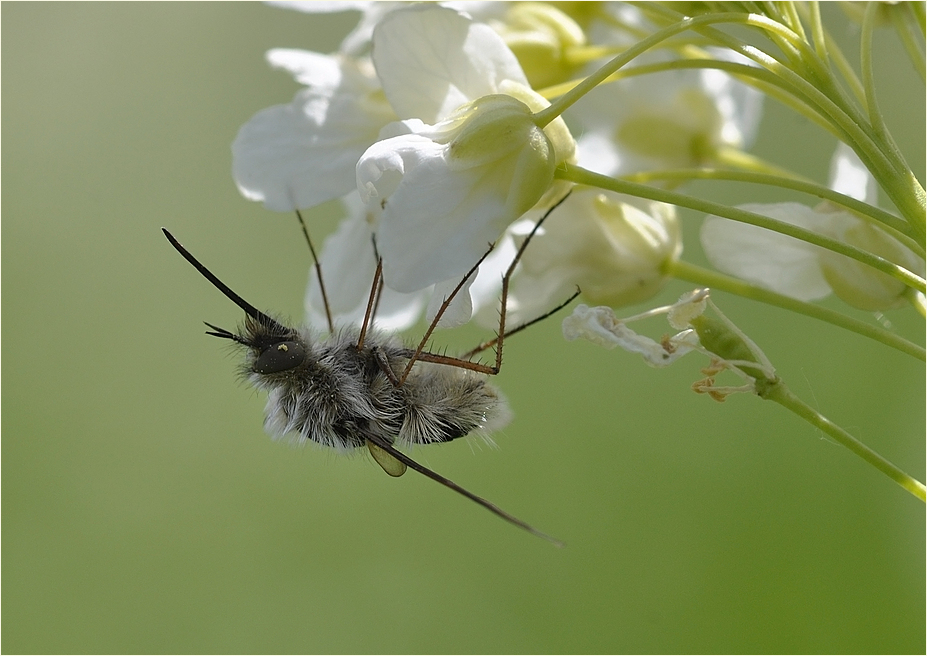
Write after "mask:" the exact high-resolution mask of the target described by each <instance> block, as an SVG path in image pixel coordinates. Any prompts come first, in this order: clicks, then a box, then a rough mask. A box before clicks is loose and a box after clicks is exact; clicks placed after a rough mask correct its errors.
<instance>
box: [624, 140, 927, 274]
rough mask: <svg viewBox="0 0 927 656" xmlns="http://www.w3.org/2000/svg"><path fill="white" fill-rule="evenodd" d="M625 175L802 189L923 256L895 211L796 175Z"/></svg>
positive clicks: (721, 172)
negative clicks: (848, 212) (874, 225)
mask: <svg viewBox="0 0 927 656" xmlns="http://www.w3.org/2000/svg"><path fill="white" fill-rule="evenodd" d="M745 155H746V156H747V159H745V160H742V163H743V164H744V165H749V164H751V160H750V156H749V154H746V153H745ZM760 164H762V162H760ZM623 179H625V180H629V181H631V182H640V183H647V182H650V181H651V180H680V181H688V180H732V181H736V182H752V183H755V184H761V185H769V186H772V187H780V188H782V189H792V190H794V191H800V192H802V193H806V194H809V195H811V196H816V197H818V198H820V199H822V200H827V201H830V202H831V203H833V204H835V205H839V206H841V207H845V208H847V209H848V210H850V211H852V212H854V213H856V214H857V215H859V216H861V217H862V218H864V219H865V220H868V221H872V222H875V223H879V224H881V227H883V228H885V229H886V230H887V231H888V232H890V233H891V234H892V236H893V237H895V238H896V239H898V240H899V241H900V242H902V243H903V244H904V245H905V246H906V247H908V248H909V249H911V251H912V252H914V253H917V254H918V255H919V256H921V257H923V256H924V247H923V246H922V245H921V244H920V243H918V242H917V241H916V234H914V231H913V230H912V229H911V226H910V225H908V223H907V222H905V221H903V220H901V219H899V218H898V217H897V216H895V215H893V214H889V213H888V212H886V211H885V210H882V209H879V208H878V207H875V206H873V205H869V204H868V203H864V202H863V201H861V200H857V199H855V198H852V197H850V196H847V195H845V194H841V193H840V192H838V191H834V190H833V189H831V188H829V187H825V186H823V185H819V184H817V183H815V182H811V181H809V180H803V179H800V178H796V177H794V176H788V175H775V174H772V173H767V172H753V171H731V170H727V169H678V170H666V171H645V172H643V173H635V174H632V175H626V176H623Z"/></svg>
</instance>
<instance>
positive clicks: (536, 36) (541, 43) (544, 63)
mask: <svg viewBox="0 0 927 656" xmlns="http://www.w3.org/2000/svg"><path fill="white" fill-rule="evenodd" d="M492 25H493V28H494V29H495V30H496V32H498V33H499V34H500V35H501V36H502V38H503V39H504V40H505V43H506V45H507V46H508V47H509V48H510V49H511V51H512V52H513V53H515V56H516V57H517V58H518V62H519V63H520V64H521V67H522V69H524V71H525V75H527V77H528V80H529V82H531V86H532V87H534V88H535V89H540V88H542V87H547V86H550V85H552V84H557V83H559V82H564V81H566V80H569V79H570V78H572V77H574V76H575V74H576V72H577V67H576V66H575V65H573V64H571V63H570V60H569V58H568V57H567V51H568V49H569V48H572V47H576V46H581V45H584V44H585V43H586V35H585V34H584V33H583V30H582V28H581V27H580V26H579V25H577V24H576V23H575V22H574V21H573V19H571V18H570V17H569V16H567V15H566V14H565V13H563V12H562V11H560V10H559V9H557V8H556V7H552V6H550V5H548V4H542V3H539V2H516V3H512V5H511V8H510V9H509V10H508V11H507V12H506V13H505V16H504V17H503V19H502V20H501V21H497V22H493V23H492Z"/></svg>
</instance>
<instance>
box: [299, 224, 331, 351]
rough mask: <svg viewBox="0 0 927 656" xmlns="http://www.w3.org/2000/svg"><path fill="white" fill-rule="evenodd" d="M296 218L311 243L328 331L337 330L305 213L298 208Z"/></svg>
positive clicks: (320, 264)
mask: <svg viewBox="0 0 927 656" xmlns="http://www.w3.org/2000/svg"><path fill="white" fill-rule="evenodd" d="M296 218H297V219H299V225H300V226H301V227H302V229H303V236H304V237H305V238H306V243H307V244H309V252H310V253H312V261H313V262H314V263H315V275H316V277H318V279H319V289H320V290H321V291H322V305H324V306H325V318H326V319H327V320H328V332H329V333H333V332H335V324H334V323H332V311H331V308H329V307H328V294H327V293H326V292H325V282H324V281H323V280H322V263H321V262H320V261H319V256H318V255H316V254H315V246H313V245H312V239H310V238H309V229H308V228H307V227H306V222H305V221H303V215H302V214H300V213H299V210H296Z"/></svg>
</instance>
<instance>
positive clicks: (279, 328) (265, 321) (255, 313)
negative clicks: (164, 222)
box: [161, 228, 290, 341]
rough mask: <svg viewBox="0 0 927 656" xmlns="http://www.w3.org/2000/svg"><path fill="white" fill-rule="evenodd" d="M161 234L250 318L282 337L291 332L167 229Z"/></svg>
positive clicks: (223, 334)
mask: <svg viewBox="0 0 927 656" xmlns="http://www.w3.org/2000/svg"><path fill="white" fill-rule="evenodd" d="M161 232H163V233H164V236H165V237H167V240H168V241H169V242H171V246H173V247H174V248H175V249H177V252H178V253H180V254H181V255H183V258H184V259H185V260H186V261H187V262H189V263H190V264H192V265H193V268H194V269H196V270H197V271H199V272H200V274H201V275H202V276H203V277H204V278H206V280H208V281H209V282H211V283H212V285H213V287H215V288H216V289H218V290H219V291H220V292H222V293H223V294H225V296H226V298H228V299H229V300H230V301H232V303H234V304H235V305H237V306H238V307H240V308H241V309H242V310H244V311H245V314H247V315H248V316H249V317H251V318H252V319H254V320H255V321H258V322H260V323H261V324H262V325H263V326H265V327H266V328H268V329H269V330H272V331H274V332H279V333H280V334H281V335H285V334H287V333H289V332H290V331H289V329H288V328H287V327H286V326H283V325H281V324H279V323H277V322H276V321H275V320H274V319H271V318H270V317H269V316H267V315H266V314H264V313H263V312H261V311H260V310H258V309H257V308H255V307H254V306H253V305H251V304H250V303H248V301H246V300H245V299H243V298H242V297H241V296H239V295H238V294H236V293H235V292H233V291H232V290H231V289H229V287H228V285H226V284H225V283H224V282H222V281H221V280H219V279H218V278H217V277H216V276H215V274H214V273H213V272H212V271H210V270H209V269H207V268H206V267H205V266H203V265H202V264H200V261H199V260H197V259H196V258H195V257H193V255H191V254H190V251H188V250H187V249H186V248H184V247H183V246H181V245H180V242H179V241H177V240H176V239H175V238H174V235H172V234H171V233H170V232H168V231H167V228H161ZM206 325H207V326H209V327H210V328H212V329H213V330H215V331H217V332H218V333H219V334H216V335H215V336H216V337H224V338H226V339H234V338H233V337H229V336H228V335H231V333H229V331H227V330H225V329H224V328H216V326H212V325H210V324H206ZM226 333H228V335H226ZM209 334H214V333H209ZM235 341H239V340H235Z"/></svg>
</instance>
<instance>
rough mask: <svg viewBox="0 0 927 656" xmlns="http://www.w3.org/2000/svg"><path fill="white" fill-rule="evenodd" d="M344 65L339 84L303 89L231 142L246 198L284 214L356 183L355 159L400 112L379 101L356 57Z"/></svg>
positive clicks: (234, 169) (256, 119)
mask: <svg viewBox="0 0 927 656" xmlns="http://www.w3.org/2000/svg"><path fill="white" fill-rule="evenodd" d="M290 63H291V64H293V65H294V67H296V63H295V60H291V61H290ZM340 66H341V72H342V76H341V80H340V81H339V83H338V85H337V88H335V87H331V86H325V87H319V88H311V89H306V90H303V91H301V92H299V93H298V94H297V95H296V97H295V98H294V99H293V102H292V103H290V104H289V105H277V106H275V107H269V108H267V109H265V110H262V111H260V112H258V113H257V114H256V115H255V116H254V117H252V119H251V120H250V121H248V122H247V123H246V124H245V125H244V126H242V128H241V130H240V131H239V133H238V136H237V137H236V138H235V141H234V143H233V144H232V174H233V177H234V178H235V183H236V184H237V185H238V189H239V191H240V192H241V193H242V195H244V196H245V197H246V198H249V199H251V200H259V201H262V202H263V203H264V205H265V206H266V207H267V208H268V209H271V210H275V211H280V212H285V211H291V210H293V209H296V208H300V207H312V206H314V205H318V204H319V203H322V202H324V201H326V200H330V199H332V198H337V197H338V196H343V195H344V194H346V193H348V192H349V191H351V190H352V189H353V188H354V186H355V176H354V167H355V165H356V164H357V160H358V158H359V157H360V156H361V155H362V154H363V152H364V150H366V148H367V146H369V145H370V144H371V143H373V142H374V141H375V140H376V138H377V135H378V133H379V130H380V128H381V127H382V126H383V125H385V124H387V123H389V122H391V121H392V120H394V118H395V116H394V115H393V114H392V110H391V109H390V108H389V106H388V105H387V104H386V102H385V101H384V100H380V101H379V102H378V101H377V100H376V93H377V88H376V85H375V84H376V83H375V81H374V80H371V79H369V78H366V77H365V76H364V75H363V74H362V73H361V72H360V71H359V70H357V68H356V66H354V65H353V64H352V63H349V62H341V64H340ZM330 74H331V70H330V69H329V71H328V73H326V74H325V75H324V76H323V75H321V74H320V78H321V77H327V78H330ZM331 82H332V80H331V79H328V80H327V82H326V84H330V83H331Z"/></svg>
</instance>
